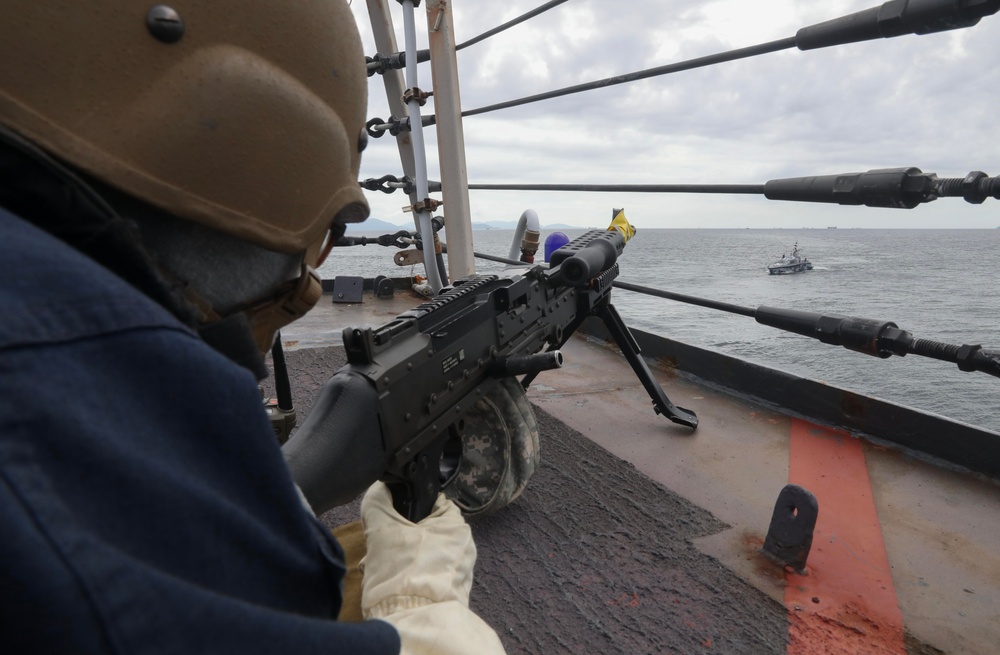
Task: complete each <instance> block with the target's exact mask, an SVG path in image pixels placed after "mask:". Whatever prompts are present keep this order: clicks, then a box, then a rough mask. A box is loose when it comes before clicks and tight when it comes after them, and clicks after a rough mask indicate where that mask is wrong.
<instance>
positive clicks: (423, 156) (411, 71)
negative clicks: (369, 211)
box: [402, 0, 444, 294]
mask: <svg viewBox="0 0 1000 655" xmlns="http://www.w3.org/2000/svg"><path fill="white" fill-rule="evenodd" d="M402 2H403V33H404V35H405V37H406V87H407V90H408V91H412V90H414V89H417V88H419V87H418V84H417V26H416V18H415V14H416V10H415V5H414V4H413V2H414V0H402ZM406 106H407V108H408V109H409V112H408V114H409V117H410V127H411V130H410V136H411V138H412V139H413V164H414V167H415V171H416V176H415V177H414V180H413V181H414V183H415V184H416V187H417V202H418V203H421V202H423V201H424V200H427V199H428V198H429V197H430V190H429V185H428V183H427V149H426V147H425V146H424V132H423V121H422V120H421V117H420V100H418V99H417V98H414V97H412V96H411V98H410V100H409V101H408V102H407V103H406ZM417 223H418V225H419V232H420V239H421V241H422V243H423V251H424V270H425V271H427V283H428V284H430V287H431V291H433V292H434V293H435V294H436V293H438V292H439V291H441V287H442V286H444V285H443V284H442V282H441V273H440V272H439V271H438V268H437V254H436V253H435V251H434V229H433V228H432V227H431V212H430V210H429V209H427V208H426V207H424V208H423V209H419V210H418V211H417Z"/></svg>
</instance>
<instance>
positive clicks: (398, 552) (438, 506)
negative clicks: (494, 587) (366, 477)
mask: <svg viewBox="0 0 1000 655" xmlns="http://www.w3.org/2000/svg"><path fill="white" fill-rule="evenodd" d="M361 521H362V523H363V524H364V528H365V541H366V542H367V549H368V552H367V554H366V555H365V557H364V559H363V560H362V561H361V568H362V571H363V572H364V578H363V582H362V590H361V611H362V613H363V615H364V617H365V618H366V619H382V620H385V621H388V622H389V623H391V624H392V625H394V626H395V627H396V629H397V630H398V631H399V634H400V638H401V640H402V644H403V648H402V652H403V653H406V654H416V653H443V654H447V653H476V654H477V655H479V654H490V653H503V652H504V649H503V645H502V644H501V643H500V639H499V637H497V634H496V632H494V631H493V629H492V628H490V627H489V626H488V625H487V624H486V623H485V622H484V621H483V620H482V619H480V618H479V617H478V616H476V615H475V614H474V613H473V612H472V611H471V610H470V609H469V591H470V589H471V588H472V569H473V566H474V565H475V563H476V546H475V543H473V541H472V531H471V530H470V529H469V526H468V525H467V524H466V522H465V519H464V518H463V517H462V514H461V512H460V511H459V509H458V507H457V506H456V505H455V504H454V503H453V502H452V501H450V500H448V499H447V498H445V497H444V495H443V494H439V495H438V498H437V501H436V502H435V503H434V509H433V511H432V512H431V513H430V515H429V516H427V518H425V519H423V520H422V521H420V522H419V523H412V522H410V521H408V520H407V519H405V518H403V516H402V515H400V514H399V513H398V512H397V511H396V510H395V509H394V508H393V506H392V495H391V494H390V492H389V488H388V487H387V486H386V485H385V484H383V483H381V482H376V483H375V484H374V485H372V486H371V487H370V488H369V489H368V491H367V492H366V493H365V497H364V498H363V499H362V501H361Z"/></svg>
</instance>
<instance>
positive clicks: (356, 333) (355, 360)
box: [284, 229, 698, 521]
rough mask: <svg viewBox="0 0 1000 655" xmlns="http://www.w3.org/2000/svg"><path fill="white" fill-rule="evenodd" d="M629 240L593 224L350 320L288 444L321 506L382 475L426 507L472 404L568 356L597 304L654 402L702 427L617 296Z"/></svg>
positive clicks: (444, 478)
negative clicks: (393, 307)
mask: <svg viewBox="0 0 1000 655" xmlns="http://www.w3.org/2000/svg"><path fill="white" fill-rule="evenodd" d="M624 245H625V239H624V237H623V236H622V234H620V233H619V232H618V231H616V230H613V229H612V230H607V231H602V230H593V231H590V232H587V233H586V234H584V235H583V236H581V237H579V238H578V239H575V240H574V241H572V242H570V243H569V244H567V245H566V246H564V247H563V248H561V249H559V250H558V251H556V252H555V253H553V256H552V258H551V260H552V266H551V268H549V269H546V268H545V267H543V266H535V267H533V268H530V269H529V270H527V271H524V272H523V273H520V274H515V275H511V276H510V277H500V276H497V275H478V276H473V277H470V278H466V279H464V280H460V281H458V282H456V283H455V284H454V286H453V287H451V288H450V289H447V290H445V291H444V292H443V293H442V294H441V295H439V296H437V297H436V298H435V299H434V300H432V301H430V302H427V303H424V304H422V305H419V306H417V307H415V308H414V309H412V310H410V311H408V312H404V313H403V314H400V315H399V316H398V317H397V318H396V319H395V320H393V321H391V322H389V323H387V324H385V325H383V326H381V327H378V328H348V329H346V330H344V347H345V349H346V352H347V360H348V364H347V365H346V366H344V367H343V368H342V369H340V370H339V371H337V372H336V373H335V374H334V375H333V377H332V378H331V379H330V380H329V381H328V382H327V383H326V385H324V387H323V389H322V390H321V391H320V396H319V398H318V399H317V401H316V403H315V404H314V407H313V410H312V412H311V413H310V415H309V418H308V420H307V421H306V422H305V423H304V424H303V425H302V427H301V428H299V430H298V432H296V434H295V435H294V436H293V437H292V438H291V439H290V440H289V441H288V443H287V444H286V445H285V446H284V453H285V458H286V460H287V462H288V465H289V468H290V470H291V472H292V477H293V478H294V479H295V481H296V483H297V484H298V485H299V488H300V489H301V490H302V492H303V493H304V494H305V496H306V499H307V500H308V501H309V503H310V505H311V506H312V508H313V509H314V510H315V511H316V513H317V514H319V513H321V512H324V511H326V510H328V509H330V508H331V507H335V506H337V505H341V504H344V503H346V502H349V501H350V500H352V499H353V498H354V497H356V496H357V495H358V494H360V493H361V492H363V491H364V490H365V489H366V488H367V487H368V485H370V484H371V483H372V482H374V481H375V480H376V479H382V480H384V481H386V483H387V484H388V485H389V487H390V489H391V490H392V494H393V501H394V505H395V507H396V509H397V510H398V511H399V512H400V514H402V515H403V516H405V517H407V518H408V519H410V520H412V521H418V520H420V519H421V518H423V517H425V516H426V515H427V514H429V513H430V511H431V508H432V507H433V504H434V501H435V499H436V498H437V494H438V492H439V491H440V490H441V488H442V487H443V486H445V485H447V484H448V483H449V482H450V481H451V479H452V478H453V477H454V475H455V474H456V472H457V470H458V464H459V462H460V458H461V432H462V427H463V420H462V419H463V416H464V415H465V413H466V412H468V411H469V410H470V409H471V408H472V407H473V405H474V404H475V403H476V401H477V400H478V399H479V398H480V397H482V396H483V395H484V394H486V393H488V392H489V391H490V390H491V389H492V388H493V387H494V386H495V385H496V384H497V381H498V380H499V379H500V378H502V377H508V376H513V375H522V374H523V375H524V378H523V379H522V380H521V384H522V386H524V387H525V388H527V386H528V385H529V384H530V383H531V381H532V380H533V379H534V377H535V376H536V375H537V374H538V373H539V372H541V371H543V370H547V369H552V368H558V367H559V366H561V365H562V354H561V353H560V352H559V348H560V347H562V345H563V344H565V343H566V341H567V340H568V339H569V338H570V336H572V334H573V332H575V331H576V329H577V328H578V327H579V326H580V324H581V323H582V322H583V320H584V319H585V318H586V317H588V316H591V315H594V316H599V317H600V318H601V319H602V320H603V321H604V323H605V324H606V325H607V326H608V329H609V331H610V332H611V334H612V336H613V337H614V338H615V340H616V342H617V343H618V346H619V347H620V348H621V350H622V352H623V353H624V354H625V356H626V358H627V360H628V362H629V364H630V365H631V366H632V368H633V370H634V371H635V373H636V375H637V376H638V377H639V379H640V380H641V381H642V384H643V386H644V387H645V389H646V391H647V392H648V393H649V395H650V397H651V398H652V400H653V404H654V407H655V410H656V412H657V413H659V414H664V415H665V416H666V417H667V418H669V419H670V420H671V421H674V422H676V423H681V424H683V425H686V426H689V427H691V428H694V427H696V426H697V424H698V418H697V417H696V416H695V414H694V413H693V412H691V411H689V410H686V409H683V408H680V407H675V406H674V405H673V404H672V403H671V402H670V400H669V399H668V398H667V396H666V394H664V392H663V390H662V389H661V388H660V386H659V384H658V383H657V382H656V380H655V379H654V378H653V375H652V373H651V371H650V370H649V368H648V366H647V365H646V363H645V361H644V360H643V359H642V357H641V355H640V352H639V348H638V345H637V344H636V342H635V340H634V339H633V338H632V335H631V334H630V333H629V331H628V328H627V327H625V324H624V322H623V321H622V319H621V317H620V316H619V315H618V312H617V310H615V308H614V306H613V305H612V304H611V295H610V294H611V287H612V282H613V281H614V279H615V278H616V277H617V276H618V264H617V263H616V260H617V257H618V255H619V254H621V252H622V250H623V248H624Z"/></svg>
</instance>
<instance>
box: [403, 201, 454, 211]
mask: <svg viewBox="0 0 1000 655" xmlns="http://www.w3.org/2000/svg"><path fill="white" fill-rule="evenodd" d="M443 204H444V203H443V202H441V201H440V200H435V199H434V198H424V199H423V200H421V201H420V202H415V203H413V204H412V205H406V206H405V207H403V211H404V212H417V213H420V212H424V211H427V212H433V211H436V210H437V208H438V207H440V206H441V205H443Z"/></svg>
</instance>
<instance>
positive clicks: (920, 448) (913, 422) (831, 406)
mask: <svg viewBox="0 0 1000 655" xmlns="http://www.w3.org/2000/svg"><path fill="white" fill-rule="evenodd" d="M579 331H580V332H584V333H586V334H588V335H591V336H594V337H597V338H600V339H602V340H610V335H609V334H608V333H607V331H606V330H605V328H604V325H603V324H602V323H601V322H600V321H599V320H597V319H595V318H593V317H591V318H589V319H587V320H586V321H584V323H583V325H582V326H581V327H580V330H579ZM631 332H632V335H633V336H634V337H635V340H636V342H637V343H638V344H639V348H640V349H641V351H642V354H643V356H644V357H646V358H647V359H649V358H652V359H655V360H658V361H659V363H660V364H662V365H665V366H667V367H669V368H672V369H675V370H678V371H682V372H684V373H685V374H688V375H690V376H692V377H694V378H697V379H698V380H702V381H704V382H706V383H708V384H709V385H711V386H716V387H719V388H722V389H723V390H726V391H730V392H733V393H735V394H737V395H740V396H743V397H746V398H749V399H751V400H758V401H761V402H763V403H765V404H767V405H772V406H775V407H778V408H781V409H782V410H785V411H788V412H791V413H794V414H797V415H799V416H802V417H804V418H808V419H809V420H811V421H813V422H815V423H819V424H823V425H827V426H829V427H833V428H839V429H843V430H846V431H848V432H851V433H857V434H858V435H859V436H862V437H865V438H868V439H869V440H871V441H875V442H879V443H883V442H885V443H892V444H897V445H899V446H902V447H903V448H904V449H907V450H910V451H914V452H916V453H921V454H926V455H929V456H931V457H933V458H937V459H940V460H943V461H945V462H947V463H950V464H953V465H956V466H960V467H963V468H966V469H969V470H971V471H975V472H977V473H982V474H984V475H987V476H989V477H991V478H994V479H998V480H1000V434H997V433H995V432H991V431H989V430H986V429H983V428H979V427H976V426H973V425H969V424H966V423H961V422H958V421H954V420H952V419H949V418H947V417H944V416H940V415H938V414H932V413H929V412H924V411H921V410H918V409H914V408H911V407H906V406H904V405H899V404H896V403H892V402H889V401H885V400H880V399H878V398H873V397H871V396H866V395H863V394H859V393H856V392H853V391H848V390H846V389H841V388H839V387H835V386H832V385H829V384H825V383H822V382H817V381H815V380H810V379H808V378H803V377H799V376H797V375H793V374H791V373H788V372H785V371H781V370H778V369H773V368H768V367H766V366H761V365H759V364H754V363H753V362H749V361H746V360H743V359H739V358H737V357H733V356H731V355H725V354H722V353H719V352H715V351H712V350H708V349H705V348H701V347H698V346H692V345H690V344H686V343H683V342H680V341H674V340H673V339H669V338H667V337H661V336H658V335H655V334H650V333H648V332H644V331H642V330H637V329H631Z"/></svg>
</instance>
